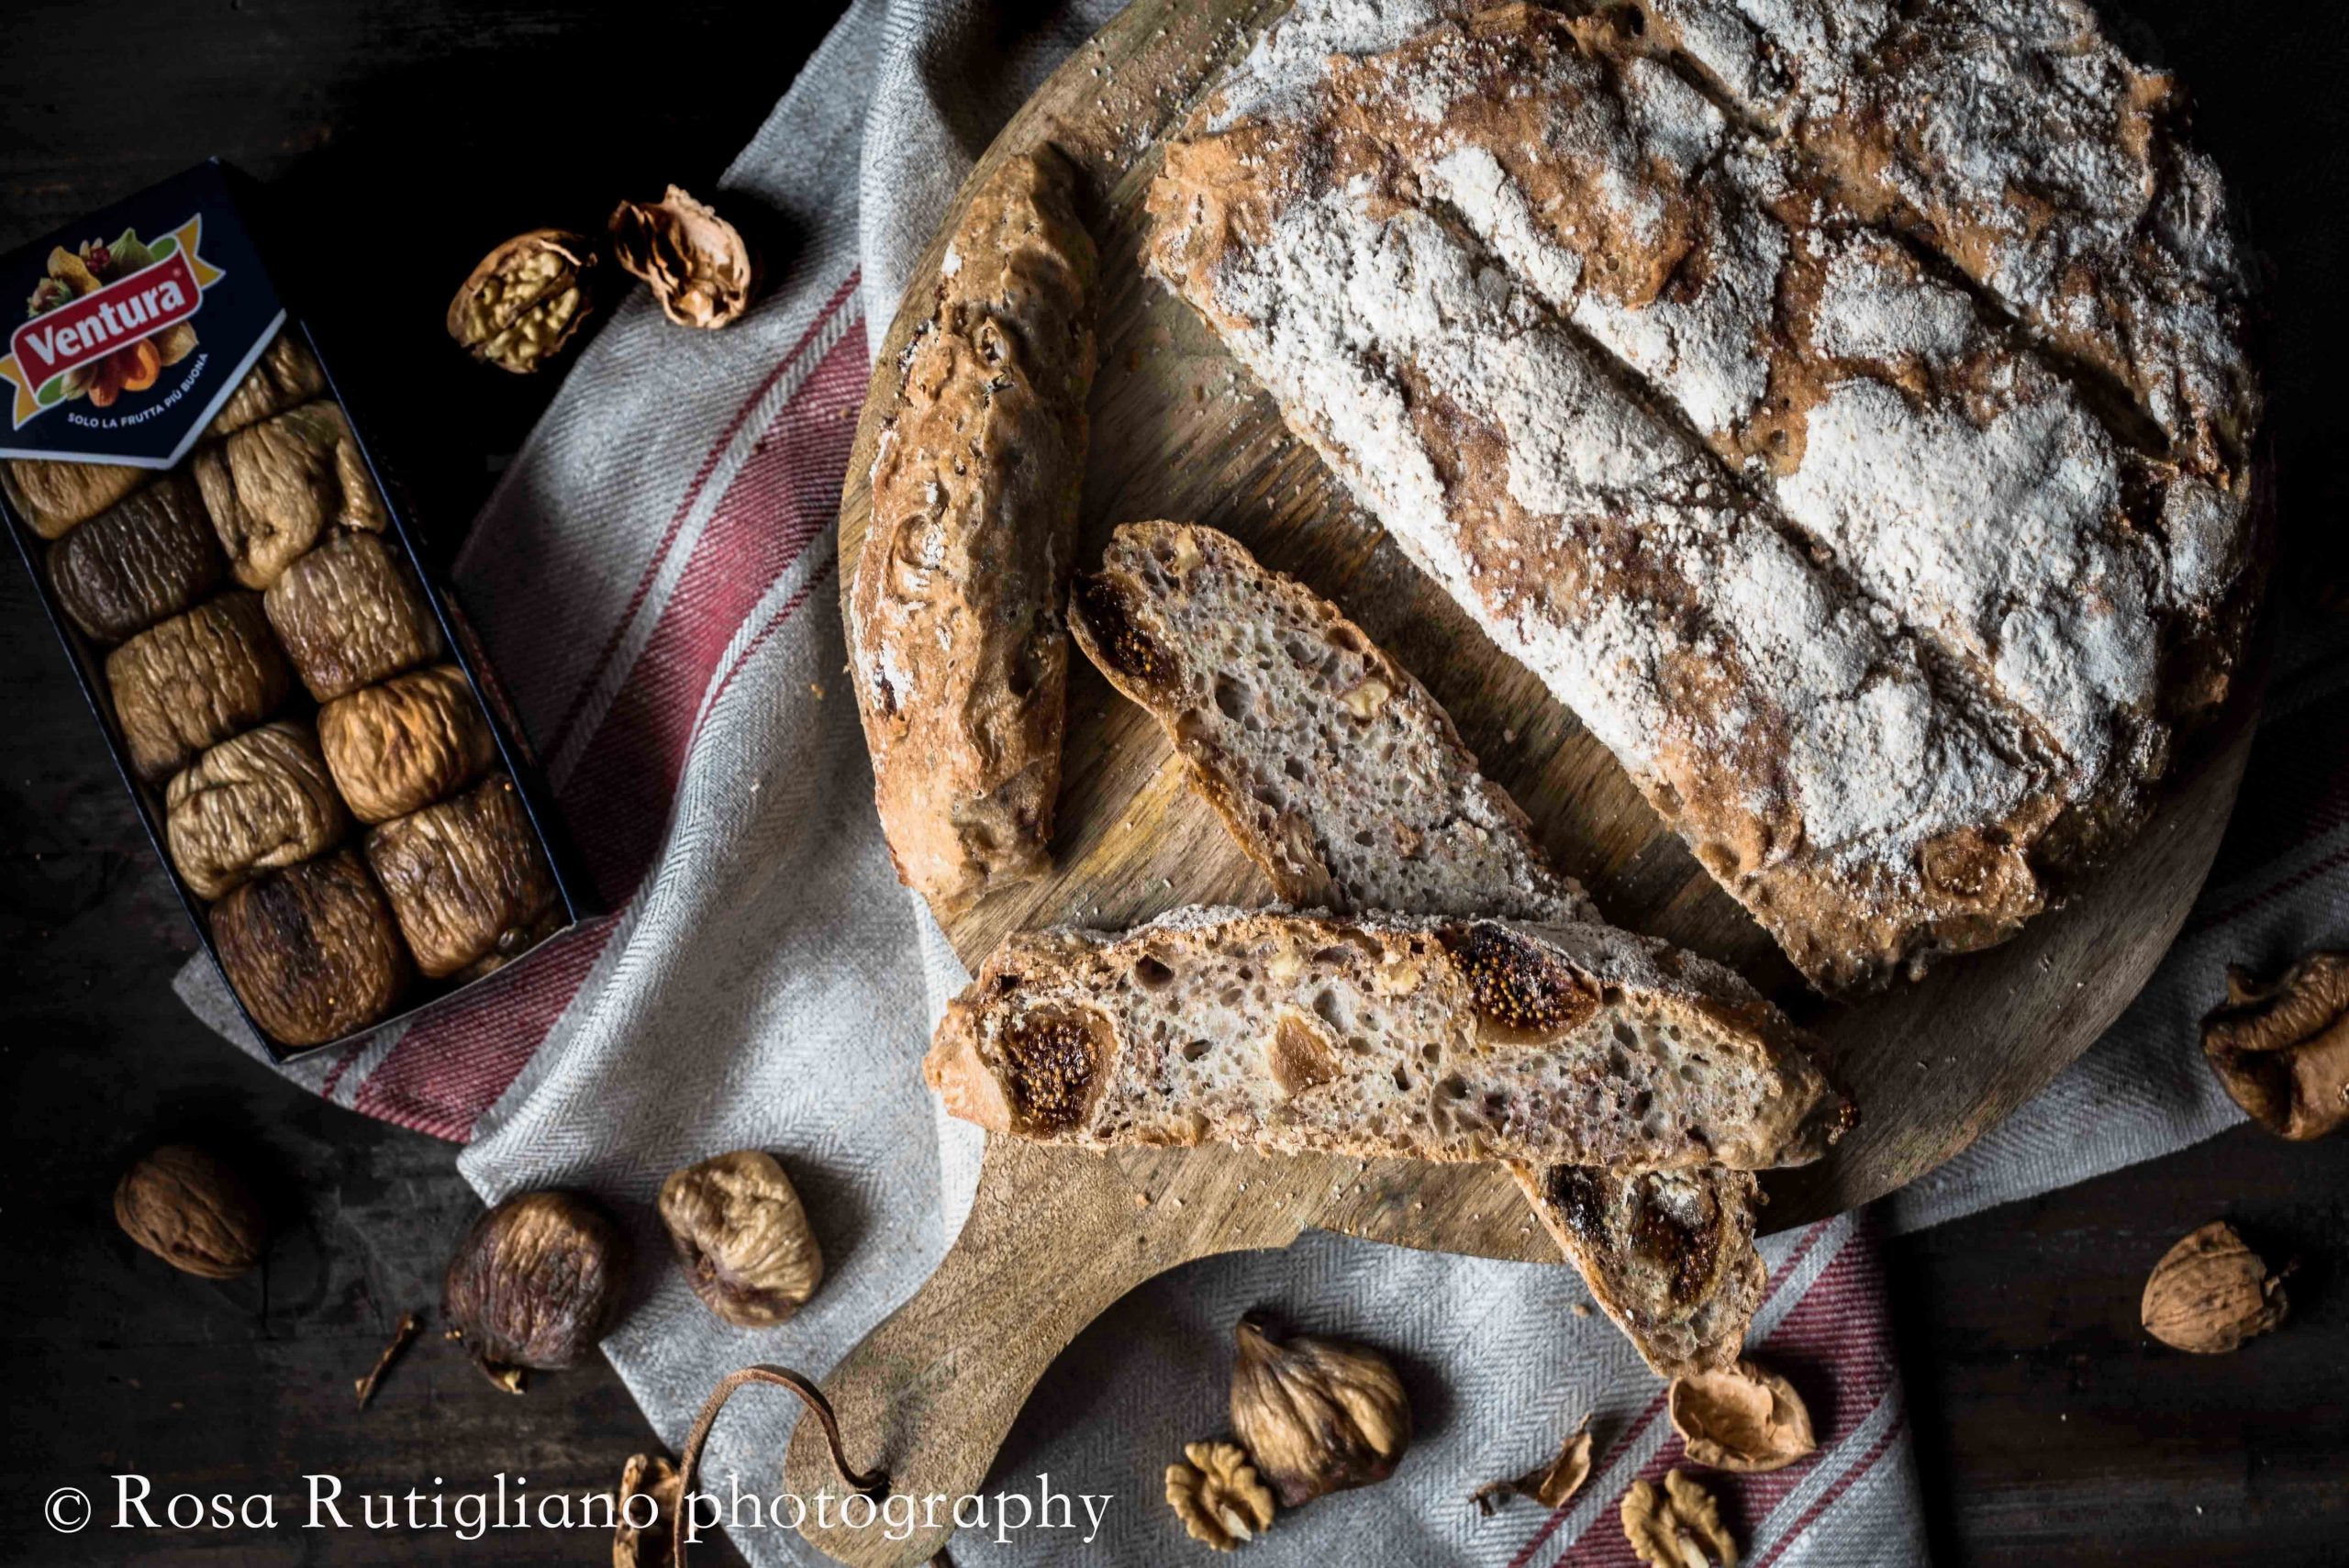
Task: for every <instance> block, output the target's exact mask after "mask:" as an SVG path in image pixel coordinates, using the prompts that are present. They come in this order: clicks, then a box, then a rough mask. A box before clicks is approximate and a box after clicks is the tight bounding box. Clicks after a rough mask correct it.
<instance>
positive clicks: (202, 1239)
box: [114, 1143, 269, 1279]
mask: <svg viewBox="0 0 2349 1568" xmlns="http://www.w3.org/2000/svg"><path fill="white" fill-rule="evenodd" d="M114 1218H115V1223H116V1224H117V1225H119V1226H121V1227H122V1229H123V1231H124V1233H125V1234H127V1235H128V1237H129V1238H130V1239H131V1240H133V1241H136V1242H138V1243H139V1245H140V1246H141V1247H144V1248H146V1249H147V1251H150V1252H152V1253H154V1254H155V1256H157V1257H159V1258H161V1259H162V1260H163V1262H167V1263H169V1264H171V1265H172V1267H173V1268H175V1269H178V1270H179V1271H181V1272H182V1273H191V1274H196V1275H199V1276H201V1277H202V1278H205V1279H234V1278H236V1277H237V1276H238V1275H239V1274H241V1273H245V1272H246V1271H247V1270H249V1269H250V1268H251V1267H252V1266H253V1265H254V1264H255V1263H258V1262H261V1253H262V1244H263V1243H264V1242H265V1241H266V1240H268V1233H269V1232H268V1224H267V1221H266V1219H265V1218H264V1217H263V1215H262V1207H261V1204H260V1202H259V1201H258V1200H256V1199H255V1198H254V1196H253V1192H252V1188H250V1186H247V1185H246V1184H245V1181H244V1178H243V1177H241V1176H239V1175H238V1174H237V1173H236V1172H235V1171H234V1170H232V1169H230V1168H229V1166H228V1164H227V1163H225V1162H222V1161H221V1160H220V1159H219V1158H218V1157H217V1156H216V1155H213V1154H211V1153H210V1152H208V1151H205V1150H202V1149H197V1148H195V1147H193V1146H191V1145H188V1144H184V1143H172V1144H166V1145H164V1146H163V1147H162V1148H161V1149H158V1150H156V1151H154V1152H153V1153H151V1154H149V1155H148V1156H146V1158H144V1159H142V1160H140V1161H139V1162H138V1163H137V1164H135V1165H133V1166H131V1167H130V1169H129V1170H128V1171H125V1172H124V1173H122V1180H121V1181H120V1182H119V1183H118V1184H116V1186H115V1189H114Z"/></svg>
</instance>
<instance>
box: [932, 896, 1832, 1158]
mask: <svg viewBox="0 0 2349 1568" xmlns="http://www.w3.org/2000/svg"><path fill="white" fill-rule="evenodd" d="M923 1065H924V1075H925V1076H926V1078H927V1079H928V1080H929V1083H930V1086H931V1087H932V1088H933V1089H935V1090H936V1091H937V1092H938V1093H939V1095H940V1096H941V1101H942V1102H943V1103H944V1105H945V1106H946V1108H947V1109H948V1110H949V1111H950V1112H951V1113H952V1114H953V1115H956V1116H959V1117H963V1118H966V1119H969V1120H973V1121H975V1122H977V1123H979V1124H980V1125H981V1126H983V1127H985V1128H987V1129H989V1130H991V1131H996V1132H1006V1133H1010V1134H1013V1135H1015V1136H1019V1137H1022V1138H1029V1139H1033V1140H1040V1141H1044V1142H1052V1143H1068V1144H1079V1145H1085V1146H1090V1147H1109V1146H1116V1145H1120V1144H1145V1145H1187V1144H1195V1143H1203V1142H1218V1143H1236V1144H1243V1145H1250V1146H1253V1147H1257V1148H1263V1149H1270V1150H1278V1151H1306V1150H1319V1151H1329V1152H1336V1153H1348V1154H1359V1155H1405V1156H1409V1157H1413V1158H1417V1159H1423V1160H1488V1159H1519V1160H1526V1161H1529V1162H1536V1163H1542V1164H1547V1163H1552V1162H1572V1163H1577V1164H1608V1165H1625V1166H1632V1167H1638V1168H1685V1167H1691V1166H1697V1165H1703V1164H1712V1163H1717V1164H1720V1165H1723V1166H1727V1167H1730V1168H1732V1169H1739V1170H1755V1169H1761V1168H1764V1167H1767V1166H1771V1165H1777V1164H1791V1163H1801V1162H1806V1161H1809V1160H1813V1159H1816V1158H1818V1157H1819V1156H1820V1154H1821V1153H1823V1152H1824V1151H1825V1150H1826V1148H1827V1145H1828V1144H1829V1143H1830V1142H1831V1141H1832V1140H1834V1138H1835V1137H1836V1136H1838V1135H1840V1133H1841V1132H1842V1129H1843V1127H1844V1126H1845V1125H1846V1123H1847V1122H1848V1121H1849V1119H1850V1107H1849V1106H1848V1105H1847V1104H1846V1103H1845V1102H1844V1101H1843V1100H1842V1097H1841V1096H1840V1095H1837V1094H1836V1093H1835V1092H1834V1090H1833V1089H1832V1088H1831V1087H1830V1086H1829V1085H1828V1084H1827V1082H1826V1080H1825V1078H1824V1077H1823V1076H1822V1075H1821V1074H1820V1072H1819V1069H1818V1068H1817V1066H1816V1065H1815V1064H1814V1063H1813V1062H1812V1061H1811V1058H1810V1055H1809V1050H1808V1048H1807V1046H1806V1044H1805V1042H1804V1040H1803V1038H1802V1037H1801V1036H1800V1035H1799V1034H1798V1032H1797V1031H1796V1030H1795V1029H1794V1028H1793V1027H1792V1026H1791V1025H1790V1024H1788V1023H1787V1021H1786V1019H1785V1018H1783V1017H1782V1016H1781V1015H1780V1014H1778V1012H1777V1011H1776V1009H1775V1008H1773V1007H1771V1006H1769V1004H1767V1003H1766V1002H1765V1001H1763V1000H1762V999H1761V998H1760V997H1758V996H1757V995H1754V994H1753V990H1752V989H1751V988H1750V987H1748V986H1747V985H1746V984H1744V983H1743V982H1742V981H1741V980H1739V979H1738V978H1737V977H1736V976H1735V975H1733V974H1731V973H1729V972H1728V971H1727V970H1724V969H1721V968H1720V967H1719V966H1718V965H1715V964H1711V963H1708V962H1705V961H1703V960H1701V959H1696V958H1691V957H1688V956H1687V955H1685V954H1681V953H1677V952H1675V951H1673V950H1671V949H1669V948H1667V947H1665V946H1664V944H1662V943H1660V942H1653V941H1649V940H1643V939H1642V938H1638V937H1633V936H1631V935H1629V934H1628V933H1625V932H1622V931H1618V930H1615V929H1611V928H1609V927H1604V926H1587V925H1583V926H1575V925H1558V926H1532V925H1525V924H1519V923H1513V922H1505V921H1497V920H1443V919H1422V918H1418V917H1403V916H1364V917H1353V918H1338V917H1329V916H1317V915H1297V914H1288V913H1284V912H1277V911H1275V912H1268V913H1264V914H1247V913H1243V912H1241V911H1238V910H1232V909H1186V910H1179V911H1176V912H1175V913H1174V914H1172V915H1169V916H1166V917H1163V918H1161V919H1159V920H1156V921H1153V922H1152V923H1151V924H1149V925H1146V926H1142V927H1139V928H1137V929H1134V930H1132V931H1130V932H1128V933H1125V934H1123V935H1111V934H1108V933H1103V932H1091V931H1079V930H1071V929H1058V930H1052V931H1041V932H1030V933H1023V934H1021V935H1018V936H1014V937H1011V938H1008V939H1007V940H1005V942H1004V943H1003V945H1002V946H1001V947H999V948H998V949H996V951H995V953H994V954H993V955H992V956H991V957H990V958H989V959H988V960H987V962H986V963H985V965H984V966H983V967H982V968H981V969H980V971H979V973H978V976H977V978H976V979H975V980H974V981H973V982H972V984H971V985H970V987H969V989H967V990H965V991H964V992H963V995H960V996H959V997H957V998H955V1000H954V1001H953V1002H952V1003H951V1004H950V1005H949V1006H948V1008H947V1013H946V1017H945V1018H944V1019H943V1020H941V1023H940V1025H939V1028H938V1032H937V1035H936V1037H935V1039H934V1040H933V1041H932V1042H931V1046H930V1055H929V1057H928V1059H927V1061H926V1062H924V1064H923Z"/></svg>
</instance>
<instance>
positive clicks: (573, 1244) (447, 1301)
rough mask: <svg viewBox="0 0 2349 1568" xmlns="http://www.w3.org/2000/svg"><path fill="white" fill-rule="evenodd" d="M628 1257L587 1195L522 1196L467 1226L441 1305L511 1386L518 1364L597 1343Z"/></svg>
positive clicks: (486, 1364)
mask: <svg viewBox="0 0 2349 1568" xmlns="http://www.w3.org/2000/svg"><path fill="white" fill-rule="evenodd" d="M628 1273H629V1241H628V1237H627V1236H626V1235H625V1234H623V1233H622V1232H621V1230H620V1228H619V1227H618V1225H616V1224H614V1223H613V1221H612V1218H611V1216H609V1215H607V1214H606V1213H605V1212H604V1210H603V1208H602V1207H600V1206H598V1205H597V1204H596V1201H595V1200H594V1199H593V1198H590V1197H588V1196H586V1195H584V1194H582V1193H573V1192H537V1193H522V1194H519V1195H516V1196H514V1197H510V1198H507V1200H506V1201H505V1202H504V1203H501V1204H499V1205H498V1206H497V1207H495V1208H493V1209H491V1210H490V1211H489V1212H488V1213H487V1214H484V1215H483V1216H482V1217H481V1218H479V1219H477V1220H475V1221H473V1229H470V1230H468V1231H466V1232H465V1237H464V1240H462V1241H461V1242H459V1243H458V1244H457V1253H456V1256H455V1257H453V1258H451V1259H450V1260H449V1274H448V1278H447V1279H446V1280H445V1281H444V1282H443V1283H442V1285H441V1292H440V1310H441V1312H442V1314H443V1316H445V1317H446V1318H448V1319H449V1321H450V1323H451V1324H452V1325H453V1326H454V1327H455V1329H456V1334H457V1337H458V1338H460V1339H462V1340H464V1341H465V1342H466V1343H467V1345H468V1346H470V1347H471V1349H472V1351H473V1360H474V1361H475V1362H478V1363H479V1364H480V1366H481V1368H482V1370H483V1371H484V1372H485V1373H488V1374H489V1375H490V1377H491V1378H492V1379H493V1380H494V1381H497V1382H499V1383H501V1385H504V1386H506V1387H507V1388H509V1389H515V1388H517V1387H518V1379H515V1378H514V1377H512V1376H511V1375H510V1374H511V1373H514V1372H515V1371H517V1370H518V1369H519V1368H522V1367H532V1368H536V1369H538V1370H540V1371H545V1372H552V1371H556V1370H558V1369H560V1368H562V1367H567V1366H572V1365H574V1364H576V1363H577V1362H579V1361H581V1360H582V1359H584V1357H585V1356H586V1355H587V1353H588V1352H589V1351H592V1350H594V1349H595V1348H596V1341H597V1340H601V1339H602V1338H603V1337H604V1335H605V1333H606V1332H607V1330H608V1329H610V1328H611V1326H612V1322H613V1319H614V1318H616V1317H617V1316H618V1312H619V1307H620V1301H621V1298H622V1296H624V1295H625V1294H626V1292H627V1288H628Z"/></svg>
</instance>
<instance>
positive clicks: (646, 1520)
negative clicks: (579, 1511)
mask: <svg viewBox="0 0 2349 1568" xmlns="http://www.w3.org/2000/svg"><path fill="white" fill-rule="evenodd" d="M640 1498H641V1499H642V1501H638V1499H640ZM684 1501H685V1482H684V1479H683V1478H682V1477H681V1476H679V1475H678V1473H677V1467H676V1466H675V1465H674V1464H672V1463H670V1462H668V1460H667V1459H665V1458H663V1457H662V1455H660V1454H657V1453H632V1454H630V1455H629V1459H628V1463H627V1465H626V1466H625V1467H624V1468H622V1470H621V1471H620V1497H619V1509H618V1516H617V1520H616V1522H615V1523H614V1525H613V1527H612V1568H662V1564H664V1563H666V1562H668V1561H669V1556H670V1552H671V1551H672V1550H673V1547H672V1545H671V1541H672V1540H673V1538H674V1535H675V1532H676V1527H677V1512H678V1509H679V1508H680V1507H682V1506H683V1504H684ZM631 1504H633V1505H634V1506H633V1507H630V1505H631ZM640 1521H641V1522H640Z"/></svg>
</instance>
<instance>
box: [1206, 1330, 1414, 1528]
mask: <svg viewBox="0 0 2349 1568" xmlns="http://www.w3.org/2000/svg"><path fill="white" fill-rule="evenodd" d="M1232 1337H1233V1338H1234V1339H1235V1340H1238V1342H1239V1349H1240V1353H1239V1357H1238V1359H1237V1360H1236V1361H1235V1362H1233V1364H1232V1369H1231V1425H1232V1429H1233V1430H1234V1431H1236V1432H1238V1433H1239V1435H1240V1440H1241V1442H1242V1443H1243V1444H1245V1445H1246V1446H1247V1449H1248V1451H1249V1453H1250V1454H1251V1455H1252V1456H1253V1457H1254V1459H1255V1461H1256V1465H1257V1468H1258V1469H1260V1470H1261V1471H1263V1472H1264V1479H1265V1480H1267V1481H1269V1482H1271V1483H1272V1484H1273V1489H1274V1490H1275V1492H1277V1493H1278V1494H1279V1495H1280V1499H1281V1506H1282V1507H1286V1508H1294V1507H1297V1506H1298V1505H1300V1504H1302V1503H1308V1502H1310V1501H1312V1500H1313V1499H1314V1498H1316V1497H1319V1496H1321V1495H1322V1494H1323V1493H1326V1492H1339V1491H1343V1490H1344V1489H1346V1488H1347V1487H1349V1486H1367V1485H1370V1484H1371V1483H1373V1482H1375V1481H1384V1480H1386V1478H1387V1477H1388V1476H1389V1475H1392V1474H1393V1473H1395V1466H1396V1464H1397V1462H1399V1461H1400V1460H1401V1459H1402V1457H1403V1451H1404V1450H1405V1449H1406V1448H1408V1447H1409V1446H1410V1442H1411V1402H1410V1400H1409V1398H1408V1396H1405V1394H1404V1392H1403V1383H1402V1380H1401V1379H1400V1378H1398V1377H1397V1376H1396V1375H1395V1369H1394V1367H1393V1366H1391V1365H1389V1364H1388V1363H1387V1361H1386V1357H1384V1356H1382V1355H1380V1354H1379V1353H1378V1352H1377V1351H1372V1350H1366V1349H1364V1347H1363V1346H1361V1345H1352V1344H1347V1343H1346V1342H1344V1341H1343V1340H1318V1339H1314V1338H1312V1337H1311V1336H1309V1335H1305V1334H1298V1335H1296V1336H1293V1337H1292V1338H1290V1339H1289V1340H1286V1341H1277V1340H1274V1339H1273V1338H1272V1336H1271V1335H1270V1334H1268V1333H1267V1332H1266V1331H1265V1329H1264V1321H1263V1320H1262V1319H1261V1318H1258V1317H1257V1316H1256V1315H1255V1314H1253V1313H1251V1314H1249V1315H1248V1316H1247V1317H1245V1318H1241V1320H1240V1323H1239V1326H1238V1327H1237V1328H1235V1329H1233V1330H1232Z"/></svg>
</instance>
